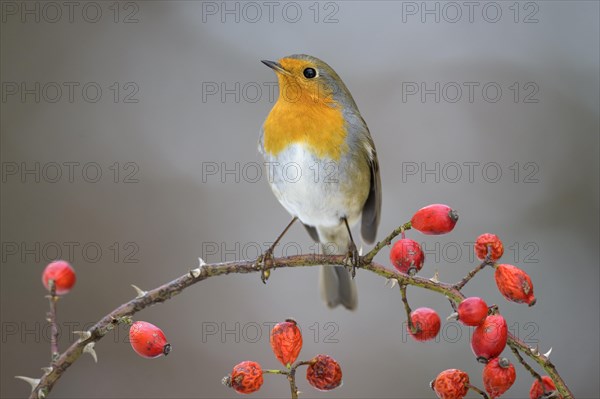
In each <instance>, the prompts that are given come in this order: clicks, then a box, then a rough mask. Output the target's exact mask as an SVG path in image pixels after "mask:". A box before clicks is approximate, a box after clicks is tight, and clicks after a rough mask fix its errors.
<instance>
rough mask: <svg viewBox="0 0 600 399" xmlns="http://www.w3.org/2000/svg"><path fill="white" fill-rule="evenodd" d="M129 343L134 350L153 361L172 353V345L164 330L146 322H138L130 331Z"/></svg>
mask: <svg viewBox="0 0 600 399" xmlns="http://www.w3.org/2000/svg"><path fill="white" fill-rule="evenodd" d="M129 342H130V343H131V347H132V348H133V350H134V351H135V352H136V353H137V354H138V355H140V356H141V357H145V358H148V359H153V358H155V357H159V356H162V355H165V356H166V355H168V354H169V352H171V344H169V343H168V342H167V338H166V337H165V334H164V333H163V332H162V330H161V329H160V328H158V327H156V326H155V325H154V324H151V323H148V322H146V321H136V322H135V323H133V324H132V325H131V328H130V329H129Z"/></svg>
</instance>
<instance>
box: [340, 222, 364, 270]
mask: <svg viewBox="0 0 600 399" xmlns="http://www.w3.org/2000/svg"><path fill="white" fill-rule="evenodd" d="M342 219H343V220H344V224H345V225H346V229H347V230H348V235H349V236H350V244H349V245H348V258H349V260H350V262H351V264H352V270H351V273H352V278H354V276H356V268H357V267H358V264H359V262H360V255H359V253H358V249H357V248H356V244H355V243H354V239H353V238H352V232H351V231H350V225H349V224H348V219H347V218H346V217H343V218H342Z"/></svg>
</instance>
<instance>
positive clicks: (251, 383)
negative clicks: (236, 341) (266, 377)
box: [223, 360, 263, 394]
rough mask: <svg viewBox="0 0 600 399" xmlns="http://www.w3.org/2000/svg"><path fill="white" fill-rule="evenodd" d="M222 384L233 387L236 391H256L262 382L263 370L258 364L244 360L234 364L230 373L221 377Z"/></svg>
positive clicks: (246, 392) (244, 392)
mask: <svg viewBox="0 0 600 399" xmlns="http://www.w3.org/2000/svg"><path fill="white" fill-rule="evenodd" d="M223 384H225V385H227V386H228V387H231V388H233V389H235V391H236V392H237V393H243V394H249V393H252V392H256V391H258V390H259V389H260V387H261V386H262V384H263V371H262V368H261V367H260V364H258V363H256V362H252V361H249V360H247V361H245V362H241V363H238V364H236V365H235V366H234V367H233V371H232V372H231V374H230V375H228V376H227V377H225V378H223Z"/></svg>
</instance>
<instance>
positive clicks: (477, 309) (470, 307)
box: [457, 296, 488, 326]
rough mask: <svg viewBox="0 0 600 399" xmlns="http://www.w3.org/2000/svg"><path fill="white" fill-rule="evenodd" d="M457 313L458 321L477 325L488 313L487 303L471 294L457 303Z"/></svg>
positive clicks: (466, 324)
mask: <svg viewBox="0 0 600 399" xmlns="http://www.w3.org/2000/svg"><path fill="white" fill-rule="evenodd" d="M457 314H458V321H460V322H461V323H463V324H464V325H465V326H478V325H480V324H481V323H483V321H484V320H485V318H486V317H487V315H488V305H487V303H485V301H484V300H483V299H481V298H479V297H476V296H472V297H469V298H466V299H464V300H463V301H462V302H461V303H460V304H459V305H458V309H457Z"/></svg>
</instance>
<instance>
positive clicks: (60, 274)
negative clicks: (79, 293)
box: [42, 260, 76, 295]
mask: <svg viewBox="0 0 600 399" xmlns="http://www.w3.org/2000/svg"><path fill="white" fill-rule="evenodd" d="M50 280H54V286H55V287H56V294H57V295H64V294H66V293H67V292H69V291H70V290H71V288H73V285H75V281H76V277H75V270H73V267H72V266H71V265H70V264H69V262H67V261H64V260H56V261H54V262H52V263H50V264H48V266H46V268H45V269H44V273H43V274H42V283H44V287H46V289H47V290H48V291H50Z"/></svg>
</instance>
